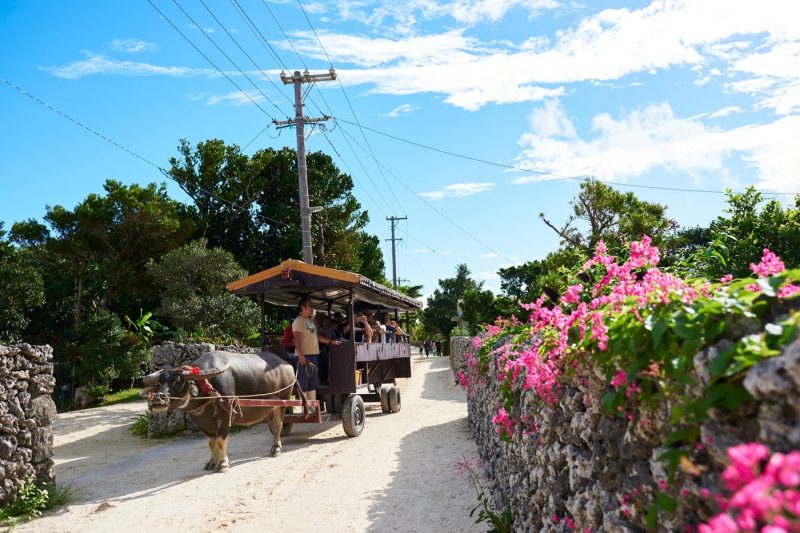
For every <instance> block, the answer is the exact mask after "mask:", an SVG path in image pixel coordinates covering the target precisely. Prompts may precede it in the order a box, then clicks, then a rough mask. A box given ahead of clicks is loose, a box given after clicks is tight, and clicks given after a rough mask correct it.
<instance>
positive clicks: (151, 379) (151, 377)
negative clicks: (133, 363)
mask: <svg viewBox="0 0 800 533" xmlns="http://www.w3.org/2000/svg"><path fill="white" fill-rule="evenodd" d="M161 372H162V371H161V370H159V371H158V372H153V373H152V374H147V375H146V376H145V377H144V379H143V381H144V385H145V387H153V386H155V385H158V378H160V377H161Z"/></svg>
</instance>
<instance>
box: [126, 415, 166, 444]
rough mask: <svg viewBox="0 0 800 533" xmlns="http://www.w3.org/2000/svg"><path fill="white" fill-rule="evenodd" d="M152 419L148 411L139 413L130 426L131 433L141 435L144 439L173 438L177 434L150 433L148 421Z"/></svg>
mask: <svg viewBox="0 0 800 533" xmlns="http://www.w3.org/2000/svg"><path fill="white" fill-rule="evenodd" d="M149 420H150V414H149V413H147V412H144V413H139V414H138V415H136V416H135V417H133V424H131V425H130V427H128V432H129V433H130V434H131V435H134V436H136V437H141V438H143V439H173V438H175V435H164V434H160V433H155V434H153V435H148V431H147V429H148V421H149Z"/></svg>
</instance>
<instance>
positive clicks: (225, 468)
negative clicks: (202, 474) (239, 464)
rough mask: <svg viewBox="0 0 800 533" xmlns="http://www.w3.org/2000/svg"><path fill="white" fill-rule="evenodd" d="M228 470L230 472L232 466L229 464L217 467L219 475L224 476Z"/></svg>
mask: <svg viewBox="0 0 800 533" xmlns="http://www.w3.org/2000/svg"><path fill="white" fill-rule="evenodd" d="M228 470H230V465H228V463H222V464H221V465H219V467H217V470H216V471H217V473H220V474H223V473H225V472H227V471H228Z"/></svg>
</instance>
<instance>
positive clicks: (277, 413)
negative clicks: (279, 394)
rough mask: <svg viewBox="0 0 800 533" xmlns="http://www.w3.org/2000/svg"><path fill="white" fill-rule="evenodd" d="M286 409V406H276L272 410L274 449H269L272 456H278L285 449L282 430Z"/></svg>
mask: <svg viewBox="0 0 800 533" xmlns="http://www.w3.org/2000/svg"><path fill="white" fill-rule="evenodd" d="M285 410H286V408H285V407H275V408H273V410H272V424H271V425H272V449H271V450H270V451H269V455H270V457H277V456H279V455H280V454H281V452H282V451H283V447H282V446H281V431H282V430H283V413H284V411H285Z"/></svg>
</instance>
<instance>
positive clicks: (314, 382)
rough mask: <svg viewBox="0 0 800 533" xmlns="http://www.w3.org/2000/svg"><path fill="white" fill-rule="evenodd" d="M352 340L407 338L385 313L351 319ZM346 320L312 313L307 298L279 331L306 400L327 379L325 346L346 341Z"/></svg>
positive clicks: (397, 340) (313, 396)
mask: <svg viewBox="0 0 800 533" xmlns="http://www.w3.org/2000/svg"><path fill="white" fill-rule="evenodd" d="M354 323H355V326H353V328H354V330H353V338H354V339H355V341H356V342H388V343H392V342H408V335H407V334H406V333H405V331H403V329H402V328H401V327H400V326H399V325H398V324H397V321H396V320H393V319H391V317H390V316H389V313H387V312H383V313H380V312H376V313H371V314H368V313H365V312H363V311H359V312H358V313H356V316H355V321H354ZM350 327H351V325H350V320H349V319H348V317H347V316H344V315H342V314H341V313H334V314H333V315H328V314H326V313H315V312H314V305H313V303H312V302H311V300H309V299H308V298H302V299H301V300H300V303H299V314H298V316H297V318H295V319H294V321H293V322H292V324H291V325H290V326H287V327H286V329H285V330H284V332H283V339H282V341H281V344H282V345H283V347H284V348H285V349H286V354H287V356H288V357H289V360H290V361H291V362H292V364H293V365H294V366H295V368H296V369H298V372H297V380H298V382H299V383H300V386H301V388H302V389H303V390H304V391H306V394H307V397H308V399H310V400H314V399H316V390H317V389H318V388H319V386H320V381H321V382H323V383H324V382H326V381H327V379H328V368H329V359H328V358H329V353H328V346H330V345H334V346H335V345H338V344H341V343H342V342H348V341H349V340H350ZM309 363H310V364H309Z"/></svg>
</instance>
